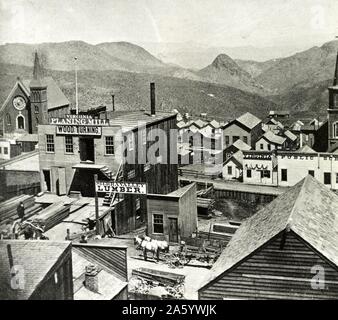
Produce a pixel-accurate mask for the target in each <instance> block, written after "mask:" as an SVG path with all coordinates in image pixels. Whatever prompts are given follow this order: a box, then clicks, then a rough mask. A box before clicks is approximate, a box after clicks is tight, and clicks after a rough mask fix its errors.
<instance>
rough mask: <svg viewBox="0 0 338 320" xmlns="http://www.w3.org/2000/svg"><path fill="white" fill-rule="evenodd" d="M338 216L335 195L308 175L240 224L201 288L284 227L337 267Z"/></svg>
mask: <svg viewBox="0 0 338 320" xmlns="http://www.w3.org/2000/svg"><path fill="white" fill-rule="evenodd" d="M337 219H338V196H337V195H336V194H335V193H333V192H332V191H331V190H330V189H329V188H327V187H325V186H324V185H323V184H322V183H320V182H319V181H317V180H316V179H314V178H313V177H312V176H310V175H308V176H307V177H305V178H304V179H303V180H302V181H300V182H299V183H297V184H296V185H295V186H294V187H292V188H290V189H289V190H288V191H286V192H284V193H282V194H281V195H280V196H278V197H277V198H276V199H275V200H273V201H272V202H271V203H269V204H268V205H267V206H265V207H264V208H263V209H261V210H260V211H259V212H257V213H256V214H254V215H253V216H252V217H250V218H248V219H247V220H245V221H244V222H243V223H242V224H241V226H240V227H239V228H238V230H237V231H236V233H235V235H234V236H233V237H232V239H231V240H230V242H229V244H228V245H227V247H226V248H225V249H224V251H223V252H222V254H221V255H220V257H219V258H218V260H217V261H216V263H215V264H214V265H213V267H212V269H211V270H210V274H209V275H208V277H207V279H206V280H205V281H204V282H203V285H202V286H201V288H202V287H204V286H205V285H207V284H208V283H209V282H210V281H213V280H215V279H216V278H217V277H218V276H220V275H222V274H224V273H225V272H226V271H228V270H229V269H231V268H232V267H234V266H236V265H237V264H238V263H240V262H241V261H242V260H244V259H245V258H246V257H248V256H249V255H250V254H252V253H254V252H255V251H256V250H258V249H259V248H261V247H262V246H263V245H264V244H266V243H267V242H268V241H269V240H271V239H272V238H273V237H275V236H277V235H278V234H279V233H280V232H282V231H284V230H291V231H293V232H294V233H296V234H297V235H298V236H299V237H301V238H302V239H303V240H304V241H305V242H307V243H308V244H309V245H310V246H311V247H312V248H314V249H315V250H316V251H317V252H319V253H320V254H321V255H322V256H324V257H325V258H326V259H327V260H329V261H330V262H331V263H332V264H333V265H334V266H337V268H338V246H337V243H338V225H337V223H336V220H337Z"/></svg>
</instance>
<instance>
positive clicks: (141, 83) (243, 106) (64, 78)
mask: <svg viewBox="0 0 338 320" xmlns="http://www.w3.org/2000/svg"><path fill="white" fill-rule="evenodd" d="M0 67H1V69H0V95H1V96H0V99H1V101H0V103H2V102H3V101H4V100H5V98H6V97H7V94H8V93H9V91H10V89H11V88H12V86H13V84H14V83H15V80H16V77H17V76H18V75H20V76H21V77H22V78H29V77H31V74H32V68H28V67H23V66H17V65H4V64H2V65H0ZM45 72H46V75H52V76H53V77H54V79H55V80H56V81H57V83H58V84H59V85H60V87H61V88H62V90H63V91H64V93H65V94H66V96H67V97H68V98H69V100H70V101H72V102H74V97H75V94H74V91H75V90H74V73H73V72H65V71H55V70H46V71H45ZM151 81H155V82H156V101H157V108H158V109H162V110H172V109H178V110H179V111H181V112H189V113H192V114H199V113H201V112H207V113H209V114H210V115H212V116H215V117H221V118H222V119H231V118H233V117H236V116H239V115H241V114H242V113H244V112H247V111H249V112H252V113H253V114H255V115H257V116H259V117H263V116H265V115H266V113H267V112H268V110H270V109H277V108H278V107H277V106H276V105H275V104H274V103H273V102H270V101H268V100H266V99H264V98H262V97H260V96H258V95H255V94H251V93H248V92H245V91H242V90H239V89H235V88H232V87H227V86H220V85H215V84H211V83H205V82H200V81H191V80H185V79H178V78H173V77H165V76H161V75H150V74H144V73H130V72H123V71H108V70H106V71H87V70H81V71H79V73H78V82H79V104H80V108H86V107H93V106H98V105H102V104H103V105H107V106H108V107H109V106H110V105H111V93H114V94H115V102H116V109H121V110H125V109H130V110H135V109H140V108H145V109H148V108H149V82H151Z"/></svg>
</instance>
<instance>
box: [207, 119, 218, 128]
mask: <svg viewBox="0 0 338 320" xmlns="http://www.w3.org/2000/svg"><path fill="white" fill-rule="evenodd" d="M209 124H210V125H211V126H212V127H214V128H215V129H218V128H220V127H221V125H220V123H219V122H218V121H216V120H211V121H210V122H209Z"/></svg>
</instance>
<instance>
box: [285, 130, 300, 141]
mask: <svg viewBox="0 0 338 320" xmlns="http://www.w3.org/2000/svg"><path fill="white" fill-rule="evenodd" d="M284 135H285V136H286V137H287V138H289V139H290V140H291V141H295V140H297V136H296V135H295V134H293V133H292V132H291V131H290V130H286V131H285V132H284Z"/></svg>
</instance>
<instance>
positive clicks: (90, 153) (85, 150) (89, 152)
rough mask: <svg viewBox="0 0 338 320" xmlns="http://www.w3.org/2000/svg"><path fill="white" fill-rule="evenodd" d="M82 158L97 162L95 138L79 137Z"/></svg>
mask: <svg viewBox="0 0 338 320" xmlns="http://www.w3.org/2000/svg"><path fill="white" fill-rule="evenodd" d="M79 148H80V160H81V161H92V162H95V148H94V138H87V137H86V138H83V137H81V138H80V139H79Z"/></svg>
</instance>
